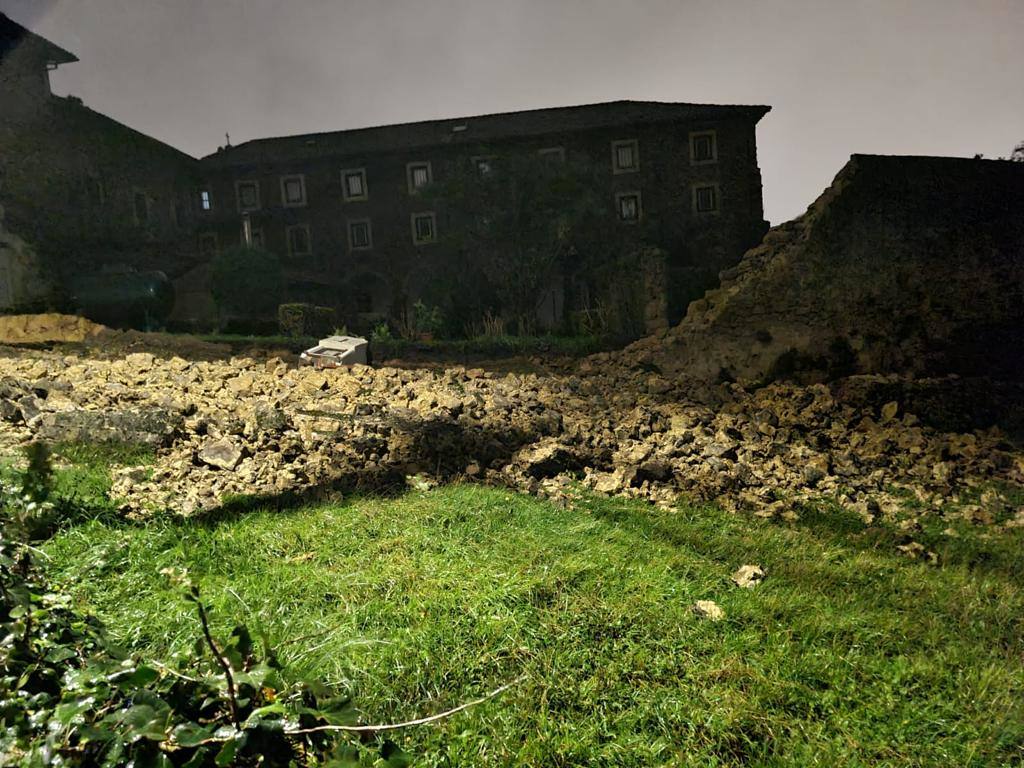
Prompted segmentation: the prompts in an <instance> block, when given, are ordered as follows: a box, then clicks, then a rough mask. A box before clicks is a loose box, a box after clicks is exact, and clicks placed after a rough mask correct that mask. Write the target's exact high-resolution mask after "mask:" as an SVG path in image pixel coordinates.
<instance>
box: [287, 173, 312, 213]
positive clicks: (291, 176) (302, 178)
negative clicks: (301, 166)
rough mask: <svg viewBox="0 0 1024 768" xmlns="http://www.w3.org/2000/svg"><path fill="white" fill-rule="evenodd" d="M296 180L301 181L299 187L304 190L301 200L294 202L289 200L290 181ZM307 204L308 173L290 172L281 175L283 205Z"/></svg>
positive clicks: (294, 206) (299, 205) (288, 206)
mask: <svg viewBox="0 0 1024 768" xmlns="http://www.w3.org/2000/svg"><path fill="white" fill-rule="evenodd" d="M296 180H298V182H299V189H300V190H301V191H302V196H301V199H300V200H297V201H294V202H292V201H289V200H288V191H287V190H288V183H289V182H292V181H296ZM307 204H308V200H307V198H306V174H304V173H289V174H285V175H283V176H281V205H282V206H283V207H285V208H305V207H306V205H307Z"/></svg>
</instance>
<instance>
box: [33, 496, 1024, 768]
mask: <svg viewBox="0 0 1024 768" xmlns="http://www.w3.org/2000/svg"><path fill="white" fill-rule="evenodd" d="M864 533H865V532H863V531H860V530H858V528H857V526H855V525H845V526H837V527H835V528H834V529H830V528H828V527H827V526H824V525H822V524H821V522H820V521H818V523H816V524H814V525H811V526H808V527H802V528H790V527H783V526H779V525H772V524H767V523H761V522H758V521H752V520H748V519H745V518H742V517H737V516H732V515H727V514H724V513H722V512H719V511H716V510H715V509H713V508H700V509H691V508H685V507H684V508H681V509H679V510H677V511H673V512H664V511H658V510H656V509H654V508H650V507H648V506H646V505H643V504H639V503H635V502H630V501H624V500H606V499H588V498H584V499H582V500H581V501H580V502H579V503H578V504H577V505H576V507H575V508H574V509H564V508H560V507H557V506H555V505H553V504H551V503H548V502H545V501H540V500H536V499H533V498H529V497H524V496H520V495H516V494H513V493H511V492H507V491H503V490H500V489H487V488H481V487H474V486H451V487H447V488H441V489H437V490H434V491H429V492H415V493H409V494H407V495H405V496H402V497H400V498H397V499H376V498H357V499H352V500H349V501H346V502H345V503H340V504H325V505H320V506H313V507H306V508H301V509H297V510H292V511H276V512H271V511H257V512H251V513H247V514H238V515H235V516H230V517H224V518H222V519H220V520H218V521H212V522H211V521H207V522H198V521H192V522H188V521H184V522H183V521H175V520H166V519H161V520H155V521H152V522H150V523H148V524H146V525H145V526H139V525H129V524H120V523H116V522H111V521H109V520H108V521H106V522H104V521H102V520H99V519H97V520H93V521H91V522H82V523H79V524H77V525H76V526H74V527H71V528H68V529H66V530H64V531H62V532H60V533H58V535H57V536H56V537H54V538H53V539H52V540H51V541H50V542H48V543H47V544H46V546H45V551H46V553H47V555H48V556H49V558H50V560H49V569H50V573H51V575H52V578H54V579H55V580H56V581H57V582H58V583H60V584H63V585H65V586H67V587H68V588H69V590H70V591H71V592H72V594H73V595H74V596H75V599H76V600H77V601H79V603H80V607H82V608H85V609H88V610H92V611H95V612H96V613H97V614H98V615H99V616H100V617H101V618H102V619H103V620H105V621H106V622H107V623H108V626H109V628H110V630H111V632H112V634H113V635H114V637H115V638H116V639H118V640H119V641H121V642H123V643H125V644H127V645H129V646H131V647H134V648H138V649H141V648H145V649H147V650H148V651H149V652H151V653H154V654H156V656H157V658H159V657H160V656H161V655H170V654H172V653H174V652H179V651H181V652H184V651H187V650H188V649H190V648H191V647H192V646H193V644H194V641H195V639H196V638H197V636H198V632H199V626H198V621H197V619H196V617H195V615H194V613H193V611H192V609H191V608H190V607H189V606H188V605H187V604H186V603H185V602H184V601H183V600H181V599H180V598H179V597H178V596H177V595H176V593H175V592H174V591H173V589H172V588H171V587H170V586H169V585H168V584H167V582H166V580H165V578H164V577H163V576H161V575H160V570H161V569H162V568H165V567H168V566H180V567H186V568H188V570H189V572H190V573H191V574H192V575H193V577H194V578H196V579H197V580H198V581H199V583H200V584H201V586H202V589H203V591H204V595H205V597H206V599H207V601H208V602H209V603H211V604H212V605H213V606H214V613H215V616H216V619H217V628H218V631H219V632H220V633H221V634H222V635H224V634H226V633H227V632H228V631H229V629H230V627H231V626H232V624H233V623H234V622H235V621H236V620H244V621H245V622H247V623H249V624H250V626H252V627H262V628H263V629H264V630H265V631H266V632H267V633H268V635H269V636H270V638H271V639H272V641H273V643H274V644H275V645H276V646H277V647H278V648H279V652H280V655H281V657H282V660H283V661H285V662H286V663H287V664H288V665H289V667H290V668H292V669H295V670H297V671H301V672H302V673H304V674H307V675H312V676H315V677H317V678H320V679H322V680H324V681H326V682H329V683H333V684H338V685H350V686H351V687H352V689H353V691H354V694H355V697H356V700H357V702H358V703H359V705H360V708H361V710H362V711H363V712H364V716H365V720H366V721H368V722H388V721H399V720H406V719H410V718H414V717H417V716H421V715H426V714H431V713H434V712H438V711H441V710H444V709H447V708H450V707H452V706H454V705H457V704H459V703H461V702H463V701H466V700H469V699H472V698H475V697H477V696H479V695H481V694H483V693H485V692H487V691H489V690H491V689H493V688H495V687H497V686H498V685H500V684H502V683H504V682H506V681H509V680H513V679H515V678H517V677H519V676H520V675H524V674H525V675H526V678H525V680H524V681H523V682H521V683H519V684H518V685H516V686H515V687H513V688H512V689H510V690H508V691H507V692H505V693H504V694H503V695H501V696H500V697H498V698H495V699H492V700H490V701H488V702H486V703H484V704H482V705H480V706H478V707H475V708H472V709H470V710H468V711H466V712H463V713H461V714H458V715H455V716H453V717H451V718H449V719H447V720H444V721H442V722H440V723H438V724H435V725H430V726H423V727H418V728H413V729H408V730H405V731H402V732H400V733H399V734H398V735H397V736H394V738H395V740H396V741H398V742H400V743H401V744H402V746H403V747H405V748H406V749H407V750H409V751H411V752H412V753H414V754H415V755H416V756H417V760H418V762H417V764H422V765H447V766H453V765H457V766H461V765H474V766H475V765H537V766H542V765H543V766H564V765H587V766H598V765H616V766H617V765H635V766H646V765H662V764H667V765H694V766H716V765H800V766H810V765H828V766H853V765H903V766H919V765H936V766H973V765H977V766H981V765H1016V764H1020V763H1021V761H1022V760H1024V705H1022V702H1024V639H1022V635H1024V631H1022V630H1024V589H1022V586H1024V580H1022V578H1021V573H1020V571H1019V570H1017V568H1016V567H1015V566H1014V565H1013V563H1014V562H1015V561H1014V559H1013V558H1010V557H1003V558H1000V557H987V558H985V557H982V558H978V557H977V556H976V555H977V551H976V550H971V552H972V553H973V554H972V555H971V558H970V560H971V562H966V561H961V562H957V561H956V558H955V557H952V556H951V557H950V558H947V560H948V562H947V563H946V564H944V565H942V566H941V567H935V566H930V565H926V564H923V563H920V562H917V561H912V560H909V559H907V558H905V557H902V556H900V555H898V554H896V553H895V552H894V551H893V549H892V547H891V546H887V545H886V546H882V545H881V544H880V543H879V540H878V539H877V538H871V537H866V536H865V535H864ZM1022 544H1024V539H1022V538H1021V537H1020V536H1015V537H1013V538H1004V539H1001V540H1000V541H999V542H998V544H996V543H993V544H992V547H993V548H995V549H998V550H999V551H1000V552H1003V553H1004V554H1005V553H1006V552H1011V553H1012V552H1021V551H1022V546H1021V545H1022ZM950 554H951V555H953V554H955V553H952V552H951V553H950ZM744 563H758V564H760V565H762V566H763V567H765V568H766V569H767V570H768V572H769V575H768V578H767V580H766V581H765V582H764V583H763V584H762V585H760V586H759V587H757V588H755V589H752V590H744V589H739V588H737V587H735V586H733V585H731V584H730V582H729V575H730V574H731V573H732V572H733V571H734V570H735V568H736V567H737V566H739V565H741V564H744ZM1007 564H1009V565H1008V567H1004V566H1007ZM699 599H711V600H715V601H717V602H718V603H719V604H720V605H721V606H722V608H724V610H725V611H726V614H727V618H726V619H725V620H724V621H721V622H717V623H714V622H709V621H704V620H699V619H697V618H696V617H695V616H694V615H693V614H692V613H691V606H692V604H693V603H694V601H696V600H699Z"/></svg>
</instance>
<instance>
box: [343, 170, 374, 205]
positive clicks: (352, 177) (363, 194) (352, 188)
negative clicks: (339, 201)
mask: <svg viewBox="0 0 1024 768" xmlns="http://www.w3.org/2000/svg"><path fill="white" fill-rule="evenodd" d="M341 191H342V194H343V195H344V196H345V200H346V201H347V202H353V201H355V200H366V199H368V198H369V190H367V188H366V169H365V168H349V169H348V170H346V171H342V172H341Z"/></svg>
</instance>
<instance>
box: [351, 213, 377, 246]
mask: <svg viewBox="0 0 1024 768" xmlns="http://www.w3.org/2000/svg"><path fill="white" fill-rule="evenodd" d="M372 247H373V233H372V231H371V229H370V220H369V219H354V220H352V221H349V223H348V248H349V250H350V251H365V250H367V249H369V248H372Z"/></svg>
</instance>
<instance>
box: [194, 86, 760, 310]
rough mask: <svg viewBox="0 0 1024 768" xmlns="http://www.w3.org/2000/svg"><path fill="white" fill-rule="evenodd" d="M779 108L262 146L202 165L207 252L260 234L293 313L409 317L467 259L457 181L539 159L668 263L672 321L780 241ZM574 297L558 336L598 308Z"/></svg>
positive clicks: (389, 132) (548, 298) (429, 128)
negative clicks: (771, 238) (776, 216)
mask: <svg viewBox="0 0 1024 768" xmlns="http://www.w3.org/2000/svg"><path fill="white" fill-rule="evenodd" d="M769 109H770V108H769V107H765V106H720V105H701V104H670V103H657V102H632V101H621V102H611V103H606V104H594V105H586V106H580V107H562V108H555V109H541V110H531V111H525V112H513V113H506V114H497V115H483V116H477V117H469V118H455V119H450V120H433V121H427V122H420V123H409V124H402V125H392V126H383V127H378V128H367V129H359V130H348V131H337V132H331V133H319V134H309V135H302V136H289V137H282V138H270V139H258V140H254V141H249V142H246V143H244V144H240V145H238V146H233V147H226V148H223V149H221V150H219V151H218V152H217V153H215V154H213V155H210V156H208V157H206V158H203V160H202V177H203V181H202V184H201V186H200V188H199V189H198V190H197V192H196V199H197V201H198V205H199V208H200V213H199V214H198V218H199V220H198V222H197V244H198V247H199V248H200V250H201V251H202V252H203V253H204V254H206V255H208V256H212V255H213V254H214V253H216V252H217V251H219V250H221V249H224V248H227V247H231V246H234V245H237V244H239V243H240V242H242V241H243V240H244V239H245V238H246V237H247V235H246V232H248V233H249V235H248V236H250V237H251V239H252V241H253V242H254V243H256V244H258V245H261V246H263V247H265V248H266V249H268V250H270V251H272V252H274V253H276V254H278V255H279V256H281V257H282V259H283V261H284V264H285V267H286V273H287V275H288V286H287V294H288V298H289V300H294V301H309V302H312V303H317V304H326V305H329V306H336V307H337V308H338V309H339V310H340V312H341V314H342V317H344V318H346V319H348V320H349V321H352V320H355V321H356V322H357V323H358V319H359V318H360V317H363V318H364V319H365V317H367V316H369V317H384V316H389V315H390V316H396V315H400V314H401V313H402V312H404V311H407V309H408V307H409V306H410V304H411V303H412V302H414V301H416V300H417V299H418V298H420V297H421V295H422V293H423V289H424V285H425V275H426V274H427V273H436V271H437V269H438V267H439V266H440V265H439V262H440V263H441V264H443V263H444V262H452V261H453V259H455V257H456V254H454V253H453V252H452V247H451V245H450V243H451V242H452V238H450V237H448V236H449V235H451V234H452V233H453V230H457V229H458V228H459V227H461V226H462V224H461V221H462V217H461V215H460V214H461V213H462V212H461V211H460V210H459V208H460V203H459V201H458V200H455V199H451V198H447V197H446V195H445V190H446V189H447V188H448V187H449V186H450V185H449V184H448V182H450V181H451V180H453V179H457V178H459V177H460V175H464V174H467V173H470V174H473V173H476V174H487V173H500V172H501V162H502V160H503V158H508V157H510V156H519V157H524V156H532V157H536V158H538V160H540V161H543V162H550V163H566V164H572V165H573V166H574V167H577V168H585V169H589V170H590V171H591V173H590V178H592V179H593V182H594V186H595V189H596V191H597V194H598V195H599V196H601V197H602V198H603V200H604V202H605V203H606V209H607V212H608V217H609V224H612V223H614V227H617V228H618V233H619V235H620V236H621V242H622V247H623V248H626V249H630V248H633V247H634V246H635V247H636V249H639V248H641V247H648V249H649V247H651V246H653V247H656V248H658V249H660V250H661V251H662V252H663V253H664V254H665V264H664V265H662V266H661V268H662V271H663V273H664V275H665V279H664V290H665V291H666V293H667V296H666V302H665V304H666V308H667V312H668V315H669V316H668V318H667V319H668V320H669V321H674V320H676V319H678V318H679V317H681V315H682V314H683V312H685V308H686V305H687V303H688V302H689V301H690V300H691V299H692V298H695V297H697V296H699V295H700V294H701V293H703V291H704V290H705V289H706V288H708V287H710V286H711V285H713V284H714V283H715V281H716V279H717V274H718V272H719V271H720V270H721V269H723V268H726V267H728V266H731V265H732V264H734V263H736V262H737V261H738V260H739V258H740V256H741V255H742V254H743V252H744V251H745V250H747V249H748V248H750V247H751V246H753V245H755V244H756V243H757V242H758V241H759V240H760V238H761V236H762V235H763V234H764V232H765V230H766V229H767V222H765V221H764V216H763V211H762V198H761V175H760V170H759V168H758V164H757V151H756V139H755V126H756V124H757V122H758V121H759V120H760V118H761V117H763V116H764V115H765V114H766V113H767V112H768V110H769ZM638 225H642V226H638ZM611 231H614V230H611ZM456 239H457V238H456ZM624 277H625V276H624ZM566 278H568V276H566ZM568 287H569V285H568V282H567V281H562V280H557V281H555V283H554V284H553V285H552V286H551V290H547V291H545V292H542V293H544V294H545V295H538V304H539V311H541V312H542V314H543V315H545V319H546V320H547V322H548V324H558V323H559V322H561V321H562V320H563V319H564V316H565V315H566V313H567V312H569V311H571V310H572V309H573V304H574V302H576V303H578V302H579V301H581V300H582V299H581V294H590V293H591V289H589V288H588V289H586V290H583V291H575V292H572V291H568ZM554 294H557V295H554ZM570 294H571V295H570ZM455 300H457V299H455ZM545 304H547V305H548V306H547V307H546V308H545V306H544V305H545Z"/></svg>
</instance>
